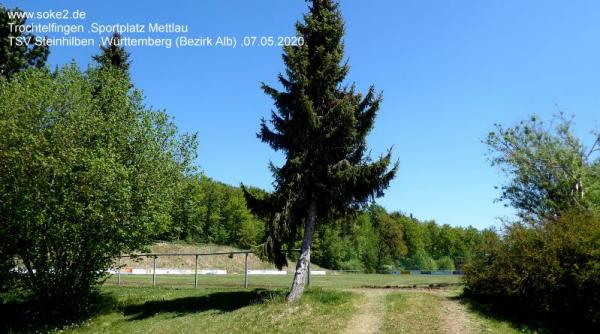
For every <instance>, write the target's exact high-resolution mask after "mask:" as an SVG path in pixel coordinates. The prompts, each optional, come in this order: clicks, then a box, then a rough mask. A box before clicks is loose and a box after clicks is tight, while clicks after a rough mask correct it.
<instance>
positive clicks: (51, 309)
mask: <svg viewBox="0 0 600 334" xmlns="http://www.w3.org/2000/svg"><path fill="white" fill-rule="evenodd" d="M2 297H5V298H0V333H33V332H35V333H38V332H39V333H44V332H53V331H55V330H58V329H60V328H63V327H64V326H67V325H72V324H76V323H78V322H81V321H82V320H85V319H89V318H90V317H92V316H95V315H98V314H102V313H106V312H110V310H111V309H112V307H113V305H115V304H116V299H115V298H114V296H112V295H109V294H104V293H98V292H95V293H93V294H92V295H91V296H89V299H88V300H89V303H79V304H75V305H73V303H72V299H71V300H68V299H65V300H53V301H49V300H46V299H43V300H38V299H34V298H32V296H31V295H30V294H29V293H22V292H18V293H14V294H10V296H8V297H7V298H6V296H2Z"/></svg>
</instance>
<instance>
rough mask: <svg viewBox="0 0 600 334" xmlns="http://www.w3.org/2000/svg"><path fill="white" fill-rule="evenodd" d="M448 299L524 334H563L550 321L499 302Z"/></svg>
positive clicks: (462, 297) (457, 297)
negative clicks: (504, 323)
mask: <svg viewBox="0 0 600 334" xmlns="http://www.w3.org/2000/svg"><path fill="white" fill-rule="evenodd" d="M448 299H450V300H453V301H457V302H459V303H461V304H462V305H464V306H465V307H466V308H467V309H468V310H469V311H470V312H472V313H475V314H477V315H478V316H480V317H482V318H486V319H490V320H493V321H499V322H506V323H508V324H509V325H510V326H511V327H512V328H514V329H516V330H518V331H520V332H524V333H538V334H548V333H562V332H563V330H560V329H558V328H556V329H554V330H551V329H550V328H552V327H556V326H557V325H558V324H557V323H554V324H550V323H548V319H544V318H542V317H540V316H539V315H537V314H532V313H531V312H528V311H527V310H523V309H522V308H520V307H518V306H515V305H513V306H512V307H507V306H504V305H503V304H502V303H498V302H496V303H495V302H491V301H490V302H482V301H476V300H473V299H471V298H469V297H467V296H465V295H458V296H453V297H448Z"/></svg>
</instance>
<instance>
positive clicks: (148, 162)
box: [0, 65, 188, 317]
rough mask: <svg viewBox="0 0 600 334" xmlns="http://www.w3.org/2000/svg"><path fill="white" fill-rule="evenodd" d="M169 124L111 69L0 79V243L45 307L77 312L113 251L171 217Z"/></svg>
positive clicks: (142, 238) (175, 146) (173, 178)
mask: <svg viewBox="0 0 600 334" xmlns="http://www.w3.org/2000/svg"><path fill="white" fill-rule="evenodd" d="M175 134H176V130H175V128H174V126H173V124H172V123H171V122H170V121H169V118H168V117H167V116H166V115H165V114H164V113H162V112H155V111H151V110H148V109H146V108H145V107H144V106H143V104H142V101H141V94H140V93H139V92H137V91H135V90H132V89H131V85H130V83H129V81H128V80H127V79H126V77H125V76H124V75H123V74H122V73H120V72H117V71H111V70H96V69H90V70H89V71H88V72H81V71H80V70H79V69H78V68H77V66H75V65H71V66H67V67H65V68H63V69H61V70H57V71H56V72H55V73H50V72H49V71H48V70H46V69H41V70H29V71H26V72H23V73H19V74H18V75H15V76H14V77H13V78H12V79H11V80H10V81H6V80H0V161H1V162H2V163H1V164H0V221H2V224H1V225H0V238H1V240H0V253H2V254H3V255H6V254H7V253H6V252H9V253H8V254H9V256H8V257H6V258H8V259H10V260H14V259H15V258H16V259H17V261H16V263H17V264H19V266H20V267H21V269H22V270H23V271H24V272H25V274H23V275H19V276H20V281H21V282H22V283H23V285H24V286H25V287H26V288H27V289H28V290H29V291H30V292H31V293H32V298H33V299H34V300H37V301H39V302H40V303H43V305H45V306H46V309H48V311H49V312H50V313H52V314H54V315H57V316H58V315H60V316H66V315H68V316H69V317H76V316H77V313H79V312H82V313H85V312H86V309H87V308H86V306H85V305H86V304H88V302H91V301H93V300H94V299H95V298H96V296H95V293H94V286H95V285H96V284H97V283H98V282H100V281H101V280H102V279H103V278H104V277H105V276H106V270H107V269H109V268H111V267H112V266H114V258H115V256H116V255H118V254H120V253H121V252H127V251H133V250H135V249H137V248H139V247H142V246H143V245H144V244H145V243H146V242H148V241H149V239H150V238H151V237H152V236H153V235H155V234H156V233H159V232H160V231H161V230H164V229H166V228H167V227H168V226H169V223H170V222H169V210H170V206H171V202H170V199H171V198H172V195H173V192H174V189H173V186H172V185H173V184H177V182H178V180H179V179H180V177H181V175H183V171H184V169H185V161H188V160H187V159H183V155H182V154H184V151H185V148H183V147H182V146H180V142H179V141H178V138H177V137H176V136H175ZM180 158H182V159H181V160H179V159H180ZM180 161H183V162H180ZM1 260H3V262H7V261H5V256H3V258H2V259H1ZM8 264H10V261H9V263H8ZM7 267H10V266H9V265H4V263H3V265H2V266H0V268H1V269H2V270H3V271H4V273H3V274H5V273H6V270H8V269H10V268H7ZM48 305H52V307H47V306H48ZM52 314H50V315H49V316H50V317H53V315H52Z"/></svg>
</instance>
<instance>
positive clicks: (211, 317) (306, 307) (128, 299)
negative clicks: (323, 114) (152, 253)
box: [61, 286, 520, 334]
mask: <svg viewBox="0 0 600 334" xmlns="http://www.w3.org/2000/svg"><path fill="white" fill-rule="evenodd" d="M102 291H103V293H104V294H105V295H106V296H109V297H111V298H112V302H111V303H110V304H109V306H108V307H107V308H106V309H105V310H104V311H103V312H101V313H100V314H98V315H97V316H95V317H93V318H92V319H90V320H88V321H86V322H85V323H83V324H79V325H77V326H72V327H69V328H64V329H62V330H61V332H64V333H73V334H75V333H233V334H235V333H500V334H515V333H520V331H518V330H517V329H516V328H514V327H512V326H511V324H510V323H507V322H501V321H498V320H494V319H488V318H486V317H484V316H481V315H480V314H478V313H477V312H474V311H471V310H470V309H469V308H468V306H466V305H465V304H463V303H462V302H461V301H460V300H458V299H457V296H458V295H459V294H460V291H461V288H460V287H451V288H445V289H364V288H362V289H348V288H344V289H330V288H316V287H312V288H310V289H308V290H307V292H306V293H305V294H304V296H303V297H302V299H301V300H300V301H299V302H298V303H295V304H287V303H285V302H284V298H285V293H286V291H287V289H285V288H271V289H263V288H252V289H240V288H207V287H203V288H199V289H193V288H168V287H155V288H152V287H115V286H110V287H109V286H104V287H103V288H102Z"/></svg>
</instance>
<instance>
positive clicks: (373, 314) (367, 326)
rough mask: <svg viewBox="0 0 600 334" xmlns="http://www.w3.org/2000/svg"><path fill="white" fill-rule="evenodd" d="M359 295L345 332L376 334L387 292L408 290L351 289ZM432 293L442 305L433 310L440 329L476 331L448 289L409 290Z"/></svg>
mask: <svg viewBox="0 0 600 334" xmlns="http://www.w3.org/2000/svg"><path fill="white" fill-rule="evenodd" d="M351 291H353V292H356V293H360V294H362V298H361V299H360V300H359V303H360V304H359V305H358V310H357V311H356V313H355V314H354V316H353V317H352V320H351V321H350V323H349V324H348V327H346V330H345V333H378V332H379V329H380V327H381V324H382V322H383V316H384V314H385V296H386V295H387V294H388V293H402V292H404V291H407V290H395V289H352V290H351ZM408 291H419V292H421V293H429V294H434V295H436V296H439V297H441V305H440V304H438V305H440V306H439V307H438V308H439V310H436V311H437V312H434V314H435V313H437V314H438V316H439V318H438V319H439V321H440V322H441V328H440V329H441V332H442V333H447V334H458V333H460V334H471V333H475V332H476V330H475V329H474V328H475V327H477V326H476V324H475V323H474V322H473V320H472V319H470V317H469V315H468V313H467V310H466V309H465V306H464V305H462V304H460V303H459V302H458V301H457V300H456V299H454V298H452V297H453V296H454V294H453V293H452V292H450V291H448V290H429V289H423V290H420V289H418V290H408Z"/></svg>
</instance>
